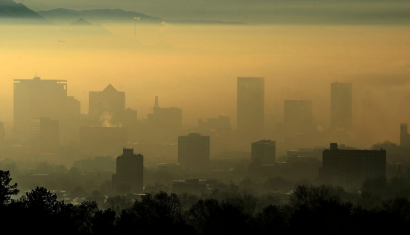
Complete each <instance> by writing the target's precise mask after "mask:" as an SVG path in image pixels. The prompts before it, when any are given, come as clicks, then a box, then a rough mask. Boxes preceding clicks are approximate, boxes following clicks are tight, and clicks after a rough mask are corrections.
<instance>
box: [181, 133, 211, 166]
mask: <svg viewBox="0 0 410 235" xmlns="http://www.w3.org/2000/svg"><path fill="white" fill-rule="evenodd" d="M210 147H211V145H210V137H209V136H201V135H200V134H198V133H190V134H189V135H187V136H179V137H178V163H179V164H181V165H185V166H188V167H192V168H206V167H207V166H208V165H209V161H210Z"/></svg>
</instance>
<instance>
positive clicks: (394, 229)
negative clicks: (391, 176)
mask: <svg viewBox="0 0 410 235" xmlns="http://www.w3.org/2000/svg"><path fill="white" fill-rule="evenodd" d="M17 194H18V189H17V184H11V178H10V173H9V172H8V171H0V223H1V228H2V234H25V233H40V234H138V233H139V234H181V235H183V234H246V233H248V234H301V233H314V234H359V233H361V234H370V233H372V232H374V233H376V232H382V231H388V232H389V233H398V232H399V231H406V229H408V228H410V200H409V199H408V198H407V197H398V198H394V199H387V200H384V201H382V203H381V204H380V206H378V207H373V208H372V209H366V208H363V207H361V206H360V205H353V204H352V203H350V202H345V201H343V200H342V199H341V197H340V195H339V194H340V192H338V189H337V188H334V187H331V186H304V185H302V186H297V187H296V189H295V190H294V192H293V193H292V194H291V195H290V199H289V203H287V204H283V205H267V206H265V207H263V208H261V209H257V208H258V207H257V204H258V203H257V200H256V199H255V197H253V196H251V195H237V196H235V197H232V198H225V199H221V200H218V199H215V198H201V199H198V200H193V199H195V198H193V197H191V196H189V195H176V194H168V193H165V192H159V193H156V194H147V195H145V196H143V197H142V198H141V200H136V201H133V202H130V201H124V200H122V198H121V197H116V198H111V199H110V200H108V201H109V203H111V204H110V207H111V208H107V209H99V208H98V205H97V203H96V202H92V201H86V202H83V203H81V204H79V205H72V204H66V203H64V202H63V201H59V200H57V196H56V195H55V194H53V193H51V192H50V191H48V190H47V189H45V188H42V187H37V188H36V189H34V190H32V191H30V192H27V193H26V194H25V195H23V196H21V197H20V198H19V199H12V197H13V196H14V195H17Z"/></svg>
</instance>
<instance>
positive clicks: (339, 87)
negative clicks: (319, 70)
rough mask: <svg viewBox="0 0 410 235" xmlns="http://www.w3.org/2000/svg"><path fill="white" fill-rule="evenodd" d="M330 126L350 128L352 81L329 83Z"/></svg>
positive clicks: (336, 128)
mask: <svg viewBox="0 0 410 235" xmlns="http://www.w3.org/2000/svg"><path fill="white" fill-rule="evenodd" d="M330 100H331V104H330V110H331V111H330V126H331V128H332V129H334V130H350V129H351V128H352V121H353V111H352V110H353V109H352V107H353V96H352V83H339V82H335V83H332V84H331V99H330Z"/></svg>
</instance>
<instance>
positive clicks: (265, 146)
mask: <svg viewBox="0 0 410 235" xmlns="http://www.w3.org/2000/svg"><path fill="white" fill-rule="evenodd" d="M275 159H276V143H275V141H271V140H260V141H258V142H255V143H252V149H251V160H252V162H253V163H259V164H274V163H275Z"/></svg>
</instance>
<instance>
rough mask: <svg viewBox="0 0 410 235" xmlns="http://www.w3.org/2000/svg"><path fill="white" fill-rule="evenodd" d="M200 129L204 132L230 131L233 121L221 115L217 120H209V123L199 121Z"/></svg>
mask: <svg viewBox="0 0 410 235" xmlns="http://www.w3.org/2000/svg"><path fill="white" fill-rule="evenodd" d="M198 129H200V130H204V131H230V130H231V129H232V128H231V119H230V118H229V117H228V116H226V115H219V116H218V117H217V118H208V119H207V121H203V120H202V119H199V120H198Z"/></svg>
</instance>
